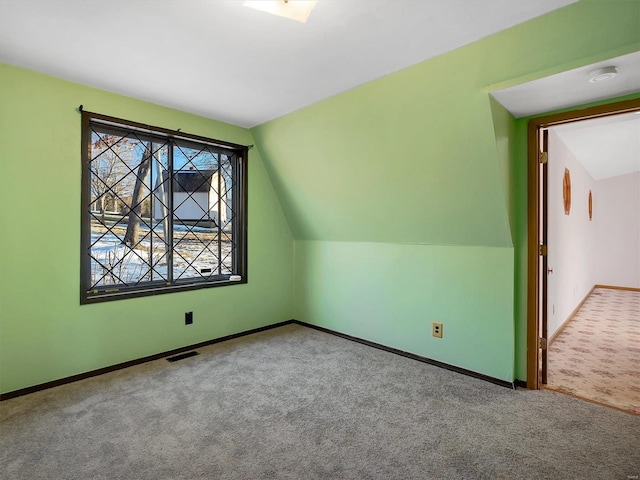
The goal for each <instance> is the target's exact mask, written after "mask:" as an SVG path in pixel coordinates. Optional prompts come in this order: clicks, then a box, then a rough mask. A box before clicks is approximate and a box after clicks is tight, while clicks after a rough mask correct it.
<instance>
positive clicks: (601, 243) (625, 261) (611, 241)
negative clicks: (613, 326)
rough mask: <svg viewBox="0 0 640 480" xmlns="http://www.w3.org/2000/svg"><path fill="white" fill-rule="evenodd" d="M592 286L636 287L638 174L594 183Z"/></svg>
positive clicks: (639, 269)
mask: <svg viewBox="0 0 640 480" xmlns="http://www.w3.org/2000/svg"><path fill="white" fill-rule="evenodd" d="M596 188H597V195H596V194H595V193H594V198H593V210H594V221H597V225H598V232H597V252H598V255H597V262H596V280H597V281H596V283H597V284H600V285H614V286H620V287H635V288H640V172H636V173H631V174H628V175H620V176H618V177H612V178H608V179H605V180H600V181H598V182H597V187H596Z"/></svg>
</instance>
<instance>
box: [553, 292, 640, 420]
mask: <svg viewBox="0 0 640 480" xmlns="http://www.w3.org/2000/svg"><path fill="white" fill-rule="evenodd" d="M547 380H548V386H549V387H550V388H554V389H557V390H559V391H562V392H566V393H570V394H572V395H577V396H579V397H583V398H586V399H589V400H593V401H597V402H600V403H604V404H606V405H611V406H614V407H617V408H621V409H624V410H628V411H630V412H632V413H635V414H638V415H640V292H635V291H627V290H613V289H606V288H596V289H595V290H594V291H593V293H592V294H591V295H590V296H589V297H588V298H587V300H586V301H585V303H584V304H583V305H582V307H580V309H579V310H578V311H577V312H576V314H575V315H574V317H573V319H572V320H571V321H570V322H569V323H568V324H567V326H566V327H565V328H564V330H562V332H561V333H560V335H558V337H557V338H556V339H555V341H554V342H553V343H552V344H551V345H550V347H549V356H548V379H547Z"/></svg>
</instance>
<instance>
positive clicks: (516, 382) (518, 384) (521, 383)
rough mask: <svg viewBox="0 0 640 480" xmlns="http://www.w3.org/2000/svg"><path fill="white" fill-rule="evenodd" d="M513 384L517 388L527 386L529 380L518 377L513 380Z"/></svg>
mask: <svg viewBox="0 0 640 480" xmlns="http://www.w3.org/2000/svg"><path fill="white" fill-rule="evenodd" d="M513 384H514V385H515V387H516V388H527V382H525V381H524V380H518V379H517V378H516V379H515V380H514V381H513Z"/></svg>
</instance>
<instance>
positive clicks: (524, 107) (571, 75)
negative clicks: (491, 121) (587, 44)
mask: <svg viewBox="0 0 640 480" xmlns="http://www.w3.org/2000/svg"><path fill="white" fill-rule="evenodd" d="M606 66H615V67H616V68H617V70H618V74H617V75H616V76H615V77H614V78H612V79H611V80H607V81H604V82H598V83H590V82H589V78H591V75H589V74H590V72H593V71H594V70H596V69H598V68H601V67H606ZM635 92H640V52H634V53H630V54H628V55H622V56H620V57H615V58H610V59H608V60H604V61H601V62H597V63H593V64H591V65H586V66H583V67H580V68H576V69H573V70H567V71H566V72H562V73H558V74H556V75H551V76H548V77H544V78H540V79H538V80H534V81H532V82H527V83H522V84H520V85H515V86H513V87H510V88H505V89H503V90H498V91H495V92H492V93H491V95H492V96H493V97H494V98H495V99H496V100H497V101H498V102H500V103H501V104H502V105H504V107H505V108H506V109H507V110H509V111H510V112H511V113H512V115H513V116H514V117H516V118H522V117H528V116H531V115H537V114H539V113H546V112H550V111H552V110H559V109H561V108H568V107H574V106H576V105H584V104H586V103H589V102H596V101H598V100H605V99H607V98H614V97H620V96H622V95H627V94H629V93H635Z"/></svg>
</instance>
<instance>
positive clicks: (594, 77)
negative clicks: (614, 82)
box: [589, 66, 618, 83]
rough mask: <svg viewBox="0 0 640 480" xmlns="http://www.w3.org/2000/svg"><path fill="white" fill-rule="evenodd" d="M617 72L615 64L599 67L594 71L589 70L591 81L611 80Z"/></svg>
mask: <svg viewBox="0 0 640 480" xmlns="http://www.w3.org/2000/svg"><path fill="white" fill-rule="evenodd" d="M617 74H618V69H617V68H616V67H613V66H611V67H602V68H598V69H597V70H594V71H593V72H589V83H600V82H605V81H607V80H611V79H612V78H613V77H615V76H616V75H617Z"/></svg>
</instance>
